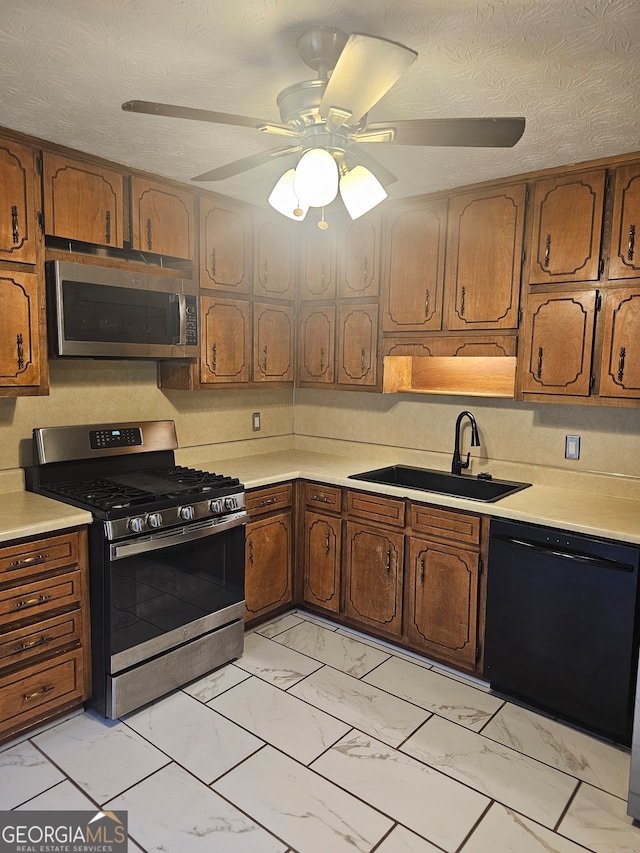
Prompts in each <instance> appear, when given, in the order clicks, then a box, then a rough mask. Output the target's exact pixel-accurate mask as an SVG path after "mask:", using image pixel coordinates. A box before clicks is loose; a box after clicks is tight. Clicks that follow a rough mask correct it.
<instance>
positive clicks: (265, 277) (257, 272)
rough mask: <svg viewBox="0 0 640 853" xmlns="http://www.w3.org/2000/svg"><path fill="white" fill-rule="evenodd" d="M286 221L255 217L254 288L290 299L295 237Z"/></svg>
mask: <svg viewBox="0 0 640 853" xmlns="http://www.w3.org/2000/svg"><path fill="white" fill-rule="evenodd" d="M291 229H292V226H290V225H289V224H288V223H287V222H286V221H280V220H278V221H276V220H274V219H267V218H266V217H257V219H256V223H255V231H254V251H255V262H254V269H253V292H254V294H255V295H256V296H271V297H273V298H275V299H290V300H293V298H294V295H295V287H294V260H293V259H294V251H293V246H294V240H293V231H292V230H291Z"/></svg>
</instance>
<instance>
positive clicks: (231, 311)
mask: <svg viewBox="0 0 640 853" xmlns="http://www.w3.org/2000/svg"><path fill="white" fill-rule="evenodd" d="M201 306H202V329H203V334H202V351H201V357H200V379H201V381H202V382H204V383H214V382H248V381H249V363H250V352H251V350H250V340H249V331H250V326H249V303H248V302H243V301H242V300H240V299H219V298H216V297H212V296H203V297H201Z"/></svg>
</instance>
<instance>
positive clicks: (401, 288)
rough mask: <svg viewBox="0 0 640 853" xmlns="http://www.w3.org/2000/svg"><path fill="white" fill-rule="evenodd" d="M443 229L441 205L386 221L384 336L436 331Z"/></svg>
mask: <svg viewBox="0 0 640 853" xmlns="http://www.w3.org/2000/svg"><path fill="white" fill-rule="evenodd" d="M446 228H447V201H446V200H440V201H432V202H430V203H428V204H423V205H421V206H420V207H416V208H409V209H405V210H400V211H399V212H398V213H396V214H395V215H393V216H392V217H391V216H390V218H389V223H388V226H387V236H386V241H385V249H384V256H385V271H384V286H383V291H384V296H383V306H384V307H383V315H382V328H383V330H384V331H385V332H401V331H407V332H411V331H419V330H434V329H440V328H441V327H442V290H443V282H444V257H445V255H444V253H445V240H446Z"/></svg>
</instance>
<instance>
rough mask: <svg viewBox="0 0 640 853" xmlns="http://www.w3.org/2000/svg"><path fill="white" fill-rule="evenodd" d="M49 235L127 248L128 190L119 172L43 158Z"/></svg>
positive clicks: (65, 160)
mask: <svg viewBox="0 0 640 853" xmlns="http://www.w3.org/2000/svg"><path fill="white" fill-rule="evenodd" d="M43 174H44V177H43V192H44V224H45V232H46V233H47V234H51V235H52V236H54V237H64V238H66V239H69V240H80V241H82V242H83V243H94V244H96V245H99V246H116V247H118V248H122V247H123V246H124V233H123V227H124V226H123V222H124V190H123V177H122V175H121V174H120V173H119V172H114V171H111V170H109V169H102V168H100V167H99V166H96V165H94V164H89V163H81V162H79V161H77V160H70V159H68V158H67V157H58V156H57V155H55V154H50V153H48V152H45V153H44V155H43Z"/></svg>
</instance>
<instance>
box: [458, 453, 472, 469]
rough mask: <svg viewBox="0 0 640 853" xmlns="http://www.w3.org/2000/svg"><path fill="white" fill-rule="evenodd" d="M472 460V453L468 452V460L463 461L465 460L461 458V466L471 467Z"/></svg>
mask: <svg viewBox="0 0 640 853" xmlns="http://www.w3.org/2000/svg"><path fill="white" fill-rule="evenodd" d="M470 461H471V453H467V461H466V462H463V461H462V459H461V460H460V467H461V468H468V467H469V463H470Z"/></svg>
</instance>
